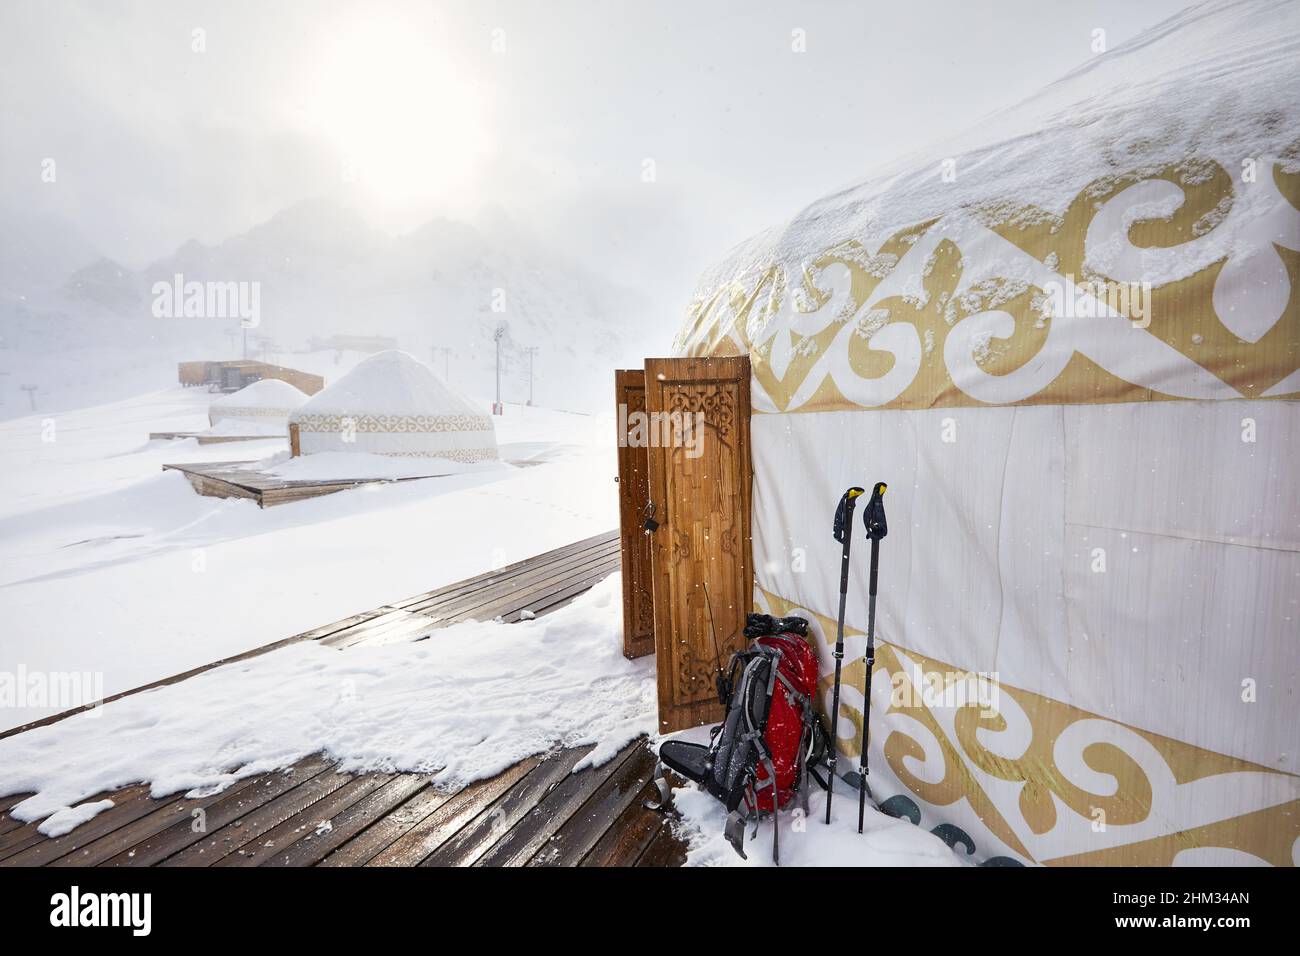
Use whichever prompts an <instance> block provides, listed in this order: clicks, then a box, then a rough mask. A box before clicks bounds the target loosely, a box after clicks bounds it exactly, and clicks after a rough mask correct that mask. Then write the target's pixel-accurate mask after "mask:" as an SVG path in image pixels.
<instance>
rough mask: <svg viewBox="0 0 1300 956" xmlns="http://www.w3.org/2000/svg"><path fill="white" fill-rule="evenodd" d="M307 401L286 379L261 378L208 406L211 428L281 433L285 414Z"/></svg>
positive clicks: (284, 426)
mask: <svg viewBox="0 0 1300 956" xmlns="http://www.w3.org/2000/svg"><path fill="white" fill-rule="evenodd" d="M305 401H307V395H306V394H305V393H303V392H301V391H299V390H298V389H296V388H294V387H293V386H292V385H290V384H289V383H288V382H282V381H280V380H279V379H275V378H264V379H262V380H261V381H258V382H254V383H253V384H252V385H248V386H246V387H244V388H241V389H240V390H239V391H237V392H234V393H232V394H230V395H224V396H222V397H221V398H218V399H217V400H216V401H214V402H213V403H212V404H211V405H209V406H208V422H209V424H211V425H212V426H213V429H214V430H219V431H224V432H226V433H228V434H240V435H265V434H275V435H284V434H285V432H286V431H287V429H288V427H289V414H290V413H291V412H293V411H294V409H296V408H298V407H299V406H301V405H302V404H303V402H305Z"/></svg>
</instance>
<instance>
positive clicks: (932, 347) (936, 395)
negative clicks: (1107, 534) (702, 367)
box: [675, 148, 1300, 412]
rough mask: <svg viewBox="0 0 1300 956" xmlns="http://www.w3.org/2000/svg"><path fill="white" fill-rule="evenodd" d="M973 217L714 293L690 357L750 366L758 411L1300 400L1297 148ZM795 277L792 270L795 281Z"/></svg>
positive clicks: (700, 310) (694, 319)
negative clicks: (724, 358) (1246, 171)
mask: <svg viewBox="0 0 1300 956" xmlns="http://www.w3.org/2000/svg"><path fill="white" fill-rule="evenodd" d="M1287 153H1288V155H1284V156H1282V157H1278V158H1277V159H1276V160H1271V161H1260V163H1259V165H1258V175H1257V176H1255V177H1253V181H1249V182H1248V181H1244V179H1243V178H1242V177H1240V174H1239V175H1238V178H1236V179H1234V177H1233V176H1232V175H1230V173H1229V171H1228V170H1227V169H1225V168H1224V167H1223V166H1222V165H1220V164H1219V163H1216V162H1212V161H1208V160H1206V161H1188V162H1184V163H1180V164H1178V165H1174V166H1168V167H1163V168H1160V169H1157V170H1152V169H1142V170H1137V171H1133V172H1129V173H1126V174H1116V175H1112V176H1107V177H1105V178H1103V179H1099V180H1097V181H1094V182H1093V183H1091V184H1090V185H1089V186H1088V187H1087V188H1085V189H1084V190H1082V191H1081V192H1080V193H1079V194H1078V195H1077V196H1076V197H1075V198H1074V199H1073V201H1072V202H1071V203H1070V204H1069V206H1068V208H1066V210H1065V212H1064V213H1063V214H1061V215H1056V214H1053V213H1050V212H1047V211H1044V210H1041V209H1036V208H1034V207H1028V206H1024V205H1017V204H1013V203H1003V204H999V205H997V206H982V207H964V208H959V209H957V210H954V211H952V212H949V213H946V214H945V215H943V216H942V217H940V218H937V219H931V220H928V221H925V222H920V223H916V224H915V225H912V226H910V227H908V228H905V229H901V230H898V231H896V232H894V233H893V234H892V235H889V236H888V237H887V238H884V239H883V241H879V242H875V243H872V242H868V241H865V240H863V241H859V240H857V239H850V240H848V241H845V242H842V243H840V244H838V245H835V246H833V247H831V248H829V249H826V250H825V251H824V252H822V253H821V254H820V255H818V256H816V257H814V258H812V259H811V260H809V261H806V262H805V263H804V264H802V265H801V266H800V267H798V269H797V270H792V271H787V268H786V267H783V266H781V265H769V266H768V267H767V268H766V269H763V270H759V271H757V272H752V273H749V274H746V275H745V276H742V277H740V278H737V279H735V280H733V281H730V282H728V283H726V284H724V285H723V286H722V287H720V288H716V289H711V290H706V292H705V294H704V295H703V296H702V297H701V298H700V299H698V300H697V301H696V303H695V305H694V306H693V308H692V310H691V315H690V320H689V322H688V325H687V327H686V329H685V330H684V331H683V332H682V334H681V335H680V336H679V338H678V340H677V342H676V343H675V349H676V353H677V354H679V355H731V354H745V353H748V354H749V356H750V359H751V361H752V365H753V379H754V381H753V384H754V389H753V402H754V410H755V411H758V412H811V411H827V410H836V409H854V408H909V409H924V408H937V407H946V406H973V405H1015V404H1063V403H1067V404H1074V403H1105V402H1134V401H1150V400H1161V399H1210V400H1222V399H1237V398H1297V397H1300V371H1298V369H1300V291H1298V290H1300V172H1297V171H1291V172H1289V171H1287V170H1288V169H1295V168H1296V162H1297V158H1298V157H1300V148H1293V149H1292V150H1288V151H1287ZM792 272H793V274H792Z"/></svg>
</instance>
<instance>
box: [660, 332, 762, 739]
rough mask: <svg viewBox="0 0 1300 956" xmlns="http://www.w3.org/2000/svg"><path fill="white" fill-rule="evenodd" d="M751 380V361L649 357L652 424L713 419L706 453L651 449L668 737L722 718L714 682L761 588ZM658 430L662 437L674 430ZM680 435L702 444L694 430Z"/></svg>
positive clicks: (678, 447) (740, 641)
mask: <svg viewBox="0 0 1300 956" xmlns="http://www.w3.org/2000/svg"><path fill="white" fill-rule="evenodd" d="M749 374H750V373H749V359H748V357H746V356H740V357H719V358H679V359H646V367H645V396H646V410H647V412H648V413H649V415H650V416H651V419H652V421H653V420H655V416H665V415H666V416H669V417H670V419H671V416H672V415H677V416H679V419H678V420H679V421H684V419H683V418H681V416H686V415H691V416H702V421H703V430H702V433H701V438H700V440H699V443H698V445H694V444H688V443H687V442H685V441H676V440H674V441H670V442H669V443H668V445H667V447H664V445H663V443H662V442H660V443H659V444H658V445H656V444H654V443H653V440H652V444H651V447H650V448H649V462H650V497H651V500H652V501H653V502H654V503H655V509H656V513H655V518H656V520H657V521H659V528H658V529H657V530H656V531H655V532H654V534H653V535H652V536H651V561H652V571H653V578H654V623H655V628H654V632H655V653H656V654H657V655H658V660H657V661H656V669H657V671H658V680H659V731H660V733H668V732H671V731H674V730H681V729H683V728H686V727H695V726H698V725H700V724H704V723H709V722H714V721H718V720H721V718H722V708H721V706H720V705H719V704H718V701H717V697H716V692H715V689H714V679H713V678H714V675H715V674H716V672H717V665H718V661H719V658H720V659H721V663H722V664H723V665H725V664H726V662H727V659H728V658H729V657H730V655H731V653H732V651H735V650H739V649H740V648H742V647H743V646H744V644H745V638H744V635H743V633H742V632H743V629H744V626H745V615H746V614H747V613H748V612H749V611H750V610H751V609H752V607H753V580H754V575H753V565H752V561H753V558H752V550H751V546H750V483H751V469H750V449H749V413H750V403H749ZM692 420H693V421H698V420H700V419H692ZM659 421H660V422H661V423H662V421H663V419H659ZM650 431H651V435H652V436H653V437H655V438H661V439H662V438H664V437H665V432H668V431H671V429H662V428H660V429H656V428H653V427H652V428H651V429H650ZM680 431H681V434H682V435H683V436H684V437H685V436H689V437H694V436H693V433H692V431H691V430H690V429H687V428H685V427H682V428H681V429H680ZM705 582H707V583H708V601H709V603H710V604H711V605H712V612H713V621H714V624H715V625H716V628H717V650H716V651H715V647H714V642H713V636H712V632H711V631H710V628H709V609H708V606H707V605H706V595H705V589H704V584H705Z"/></svg>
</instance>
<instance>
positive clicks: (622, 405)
mask: <svg viewBox="0 0 1300 956" xmlns="http://www.w3.org/2000/svg"><path fill="white" fill-rule="evenodd" d="M614 407H615V415H616V417H617V421H618V428H619V439H618V482H619V485H618V523H619V531H620V543H621V549H622V557H623V654H624V655H625V656H627V657H642V656H644V655H646V654H652V653H654V649H655V633H654V626H655V616H654V591H653V586H652V584H651V579H650V536H649V535H648V534H646V529H645V524H646V520H647V519H648V518H649V517H650V513H649V504H650V473H649V469H650V460H649V458H648V457H647V455H646V445H645V443H644V442H640V441H638V440H637V436H636V435H635V434H632V435H629V432H630V431H631V430H632V429H634V428H635V427H636V425H637V423H638V422H639V421H640V420H641V418H642V417H643V416H644V415H645V372H643V371H642V370H641V369H639V368H634V369H619V370H618V371H616V372H615V373H614ZM629 438H631V440H629Z"/></svg>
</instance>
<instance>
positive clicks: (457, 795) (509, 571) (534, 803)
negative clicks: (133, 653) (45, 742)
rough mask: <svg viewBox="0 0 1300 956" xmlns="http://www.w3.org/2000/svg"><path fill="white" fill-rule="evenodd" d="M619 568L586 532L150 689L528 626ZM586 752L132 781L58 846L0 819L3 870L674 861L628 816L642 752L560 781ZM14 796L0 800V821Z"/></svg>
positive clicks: (323, 765) (641, 783) (660, 837)
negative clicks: (440, 773)
mask: <svg viewBox="0 0 1300 956" xmlns="http://www.w3.org/2000/svg"><path fill="white" fill-rule="evenodd" d="M618 565H619V542H618V537H617V534H616V533H613V532H609V533H606V534H602V535H595V536H592V537H591V538H587V539H585V540H583V541H578V542H574V543H573V544H570V545H566V546H565V547H563V548H557V549H555V550H554V551H552V552H548V553H547V554H544V555H540V556H538V557H536V558H532V559H529V560H527V561H521V562H516V563H515V564H513V565H509V566H507V567H506V568H502V569H497V570H495V571H491V572H488V573H486V574H483V575H479V576H477V577H475V578H471V579H468V580H466V581H460V582H457V583H455V584H452V585H447V586H445V587H441V588H437V589H435V590H433V591H428V592H424V593H423V594H420V595H416V596H414V597H412V598H410V599H407V600H405V601H398V602H394V603H392V604H389V605H384V606H382V607H380V608H374V609H371V610H369V611H363V612H360V613H358V614H355V615H351V616H350V617H348V618H344V619H343V620H340V621H336V622H333V623H331V624H327V625H322V626H321V627H318V628H313V629H312V630H310V631H305V632H302V633H301V634H298V635H295V636H294V637H292V638H288V639H286V640H284V641H277V642H275V643H274V644H272V645H267V646H266V647H264V648H258V649H255V650H253V651H249V652H247V653H245V654H240V655H236V656H234V657H232V658H228V659H226V660H225V661H221V662H216V663H214V664H213V665H208V666H207V667H203V668H196V669H194V670H192V671H189V672H186V673H185V674H183V675H177V676H176V677H175V678H171V679H167V680H164V681H158V682H155V683H154V684H152V685H150V686H161V685H163V684H167V683H174V682H176V681H178V680H182V679H184V678H185V677H188V676H191V675H192V674H194V673H199V672H201V671H203V670H207V669H210V668H211V667H213V666H218V665H219V664H222V663H227V662H231V661H236V660H242V659H246V658H248V657H251V656H255V655H256V654H259V653H265V652H266V651H267V650H271V649H274V648H277V647H282V646H285V645H287V644H290V643H294V642H297V641H303V640H319V641H321V642H322V643H325V644H326V645H327V646H334V647H336V648H338V649H339V650H340V651H341V652H344V653H345V652H346V649H347V648H350V647H359V646H372V645H374V644H382V643H388V642H390V641H395V640H410V639H413V637H414V636H415V635H418V634H419V633H420V632H421V631H428V630H431V629H436V628H438V627H441V626H445V625H446V624H449V623H454V622H455V621H457V620H465V619H468V618H478V619H490V618H493V617H497V616H500V617H501V618H502V619H503V620H507V621H517V620H519V619H520V618H521V616H522V615H523V612H525V611H531V612H532V613H534V614H536V615H538V616H540V615H542V614H545V613H548V612H550V611H553V610H555V609H556V608H558V607H562V606H564V605H565V604H567V603H569V602H570V601H572V600H573V599H574V598H575V597H577V596H578V595H580V594H581V593H583V592H584V591H586V590H588V589H589V588H590V587H591V586H592V585H593V584H594V583H596V582H597V581H599V580H601V579H602V578H604V577H605V576H607V575H608V574H610V573H612V572H613V571H616V570H617V569H618ZM431 636H434V637H436V635H431ZM127 693H133V692H127ZM119 696H125V694H124V695H119ZM62 716H66V715H56V716H55V717H52V718H47V719H46V720H45V721H42V722H39V723H48V722H53V721H54V720H57V719H61V717H62ZM21 730H22V728H17V729H15V730H14V731H11V733H14V732H21ZM589 751H590V748H589V747H580V748H576V749H568V750H558V751H555V752H552V753H549V754H540V755H537V756H535V757H530V758H528V759H526V760H524V761H521V762H520V763H518V764H515V765H514V766H512V767H510V768H508V769H506V770H505V771H504V772H502V773H501V774H498V775H496V776H494V777H491V778H487V779H484V780H479V781H475V782H474V783H472V784H470V785H468V786H466V787H464V788H461V789H451V790H446V789H444V790H439V789H436V788H434V787H432V786H431V785H430V783H429V781H430V776H429V775H428V774H412V773H397V774H392V773H370V774H360V775H350V774H340V773H337V772H335V767H334V763H333V761H332V760H330V759H329V758H328V757H327V756H325V755H319V754H318V755H315V756H312V757H308V758H306V759H305V760H302V761H300V762H299V763H298V764H296V765H295V766H294V767H292V768H290V769H289V770H287V771H282V772H275V773H270V774H262V775H259V776H255V777H250V778H247V779H244V780H241V781H238V782H237V783H236V784H234V785H233V786H232V787H231V788H229V789H227V790H225V791H224V792H222V793H217V794H212V795H208V796H203V797H194V798H190V797H184V796H182V795H179V794H177V795H174V796H172V797H168V798H164V799H163V800H153V799H151V798H150V797H149V796H148V790H147V787H146V786H145V785H143V784H140V785H135V786H134V787H128V788H125V789H123V790H120V791H118V792H116V793H115V794H111V795H107V796H111V797H112V798H113V799H114V800H115V801H116V805H115V806H114V807H113V808H111V809H109V810H107V811H105V812H103V813H101V814H100V815H99V816H98V817H96V818H95V819H94V820H92V821H89V822H88V823H86V824H83V825H82V826H81V827H78V828H77V829H75V830H73V831H72V832H71V833H69V834H67V835H65V836H64V837H61V838H57V839H49V838H46V837H44V836H41V835H40V834H39V833H37V832H36V827H37V826H38V823H30V824H25V823H22V822H20V821H16V820H13V819H12V818H11V817H9V816H8V815H7V814H5V815H4V816H0V866H6V865H14V866H19V865H56V866H77V865H103V866H151V865H162V866H221V867H227V866H279V867H283V866H311V865H324V866H361V865H369V866H415V865H420V866H473V865H480V866H521V865H533V866H560V865H578V864H582V865H586V866H628V865H633V864H636V865H650V864H651V863H653V862H656V861H663V862H665V864H666V865H677V864H679V863H680V861H681V859H682V858H683V857H684V853H683V852H682V849H683V848H682V847H681V845H680V842H679V841H678V840H677V838H676V837H675V836H673V835H672V834H671V832H670V827H669V825H668V818H666V817H665V816H663V815H662V814H657V813H653V812H652V811H648V810H645V809H644V808H643V807H642V806H641V799H642V797H643V796H644V795H645V791H646V784H647V782H648V780H649V773H650V769H651V766H652V764H653V760H652V758H651V757H650V755H649V753H648V752H647V750H646V748H645V746H644V741H643V740H642V741H636V742H633V743H632V744H629V745H628V746H627V747H626V748H624V749H623V751H621V752H620V753H619V754H618V755H617V756H616V757H615V758H614V759H612V760H610V761H608V762H607V763H605V764H604V765H602V766H600V767H591V768H586V769H584V770H582V771H580V772H576V773H575V772H573V767H574V766H575V765H576V764H577V763H579V762H580V761H581V760H582V759H583V758H584V757H585V756H586V755H587V753H588V752H589ZM26 796H27V795H25V794H14V795H10V796H8V797H4V798H0V810H3V811H7V810H8V809H10V808H11V807H12V806H13V805H15V804H16V803H17V802H19V801H20V800H22V799H24V798H25V797H26ZM102 796H105V795H100V796H97V797H94V798H91V799H101V798H102ZM200 817H201V818H202V819H201V825H200V824H199V822H198V821H199V818H200ZM665 834H667V835H665Z"/></svg>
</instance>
